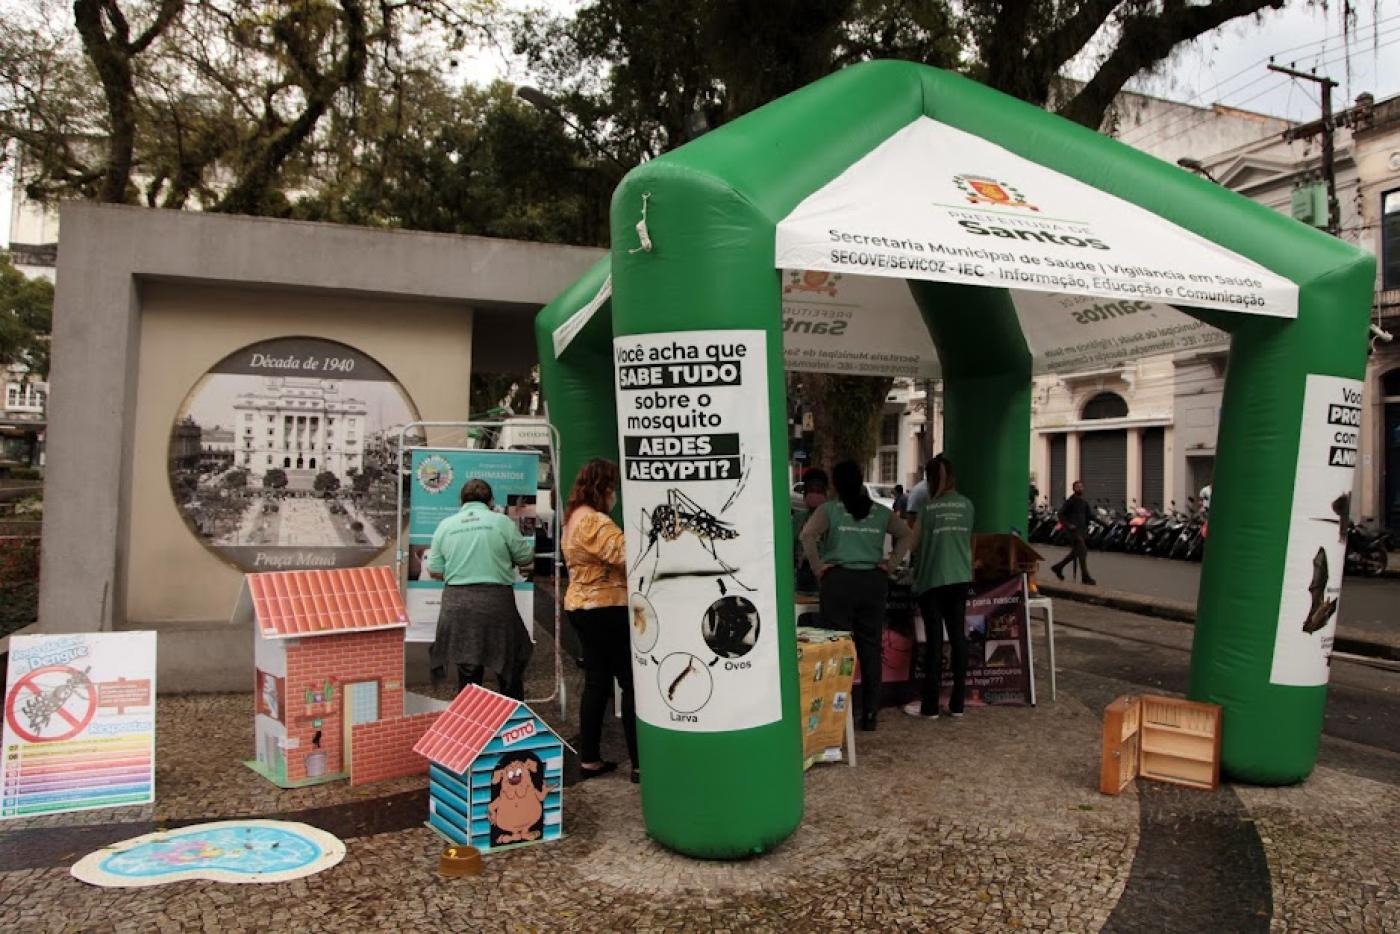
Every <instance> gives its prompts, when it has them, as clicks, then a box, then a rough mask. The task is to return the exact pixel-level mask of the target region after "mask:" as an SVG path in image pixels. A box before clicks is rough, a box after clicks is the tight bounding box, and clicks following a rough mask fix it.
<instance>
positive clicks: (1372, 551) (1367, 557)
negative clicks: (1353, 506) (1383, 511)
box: [1344, 522, 1390, 577]
mask: <svg viewBox="0 0 1400 934" xmlns="http://www.w3.org/2000/svg"><path fill="white" fill-rule="evenodd" d="M1389 544H1390V542H1389V538H1388V536H1387V535H1386V533H1385V532H1383V531H1382V530H1380V529H1378V528H1375V527H1374V526H1372V525H1370V524H1369V523H1367V524H1362V523H1357V522H1353V523H1351V525H1350V526H1349V527H1348V528H1347V551H1346V562H1345V564H1344V571H1345V573H1347V574H1360V575H1362V576H1363V577H1379V576H1381V575H1382V574H1384V573H1385V567H1386V564H1387V562H1388V561H1389V554H1388V550H1389Z"/></svg>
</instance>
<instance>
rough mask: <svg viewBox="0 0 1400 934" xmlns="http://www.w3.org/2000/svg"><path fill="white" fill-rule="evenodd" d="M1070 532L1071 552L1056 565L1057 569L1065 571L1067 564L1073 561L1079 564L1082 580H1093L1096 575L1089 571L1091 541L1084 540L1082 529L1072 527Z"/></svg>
mask: <svg viewBox="0 0 1400 934" xmlns="http://www.w3.org/2000/svg"><path fill="white" fill-rule="evenodd" d="M1069 534H1070V542H1069V554H1067V555H1065V556H1064V557H1063V558H1061V559H1060V561H1059V563H1057V564H1055V565H1054V568H1055V570H1057V571H1063V570H1064V569H1065V565H1066V564H1069V563H1070V562H1071V561H1073V562H1075V564H1077V565H1078V566H1079V579H1080V580H1093V579H1094V575H1092V574H1090V573H1089V543H1088V542H1087V541H1085V540H1084V532H1083V531H1082V530H1081V529H1071V530H1070V533H1069Z"/></svg>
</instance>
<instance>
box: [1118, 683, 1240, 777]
mask: <svg viewBox="0 0 1400 934" xmlns="http://www.w3.org/2000/svg"><path fill="white" fill-rule="evenodd" d="M1220 722H1221V719H1220V708H1219V707H1218V706H1217V705H1215V704H1201V703H1197V702H1195V701H1188V700H1181V699H1180V698H1175V697H1161V696H1158V695H1155V694H1144V695H1131V694H1126V695H1124V696H1122V697H1119V698H1117V699H1115V700H1114V701H1113V703H1111V704H1109V705H1108V707H1107V708H1106V709H1105V710H1104V732H1103V752H1102V756H1101V759H1100V763H1099V790H1100V791H1101V792H1103V793H1104V794H1106V795H1116V794H1118V793H1120V792H1121V791H1122V790H1123V789H1124V788H1125V787H1127V785H1128V783H1129V782H1131V781H1132V780H1133V779H1134V778H1137V777H1139V776H1141V777H1142V778H1150V779H1152V780H1153V781H1159V782H1170V783H1171V784H1174V785H1184V786H1186V787H1189V788H1203V789H1211V790H1213V789H1215V788H1217V787H1219V785H1220Z"/></svg>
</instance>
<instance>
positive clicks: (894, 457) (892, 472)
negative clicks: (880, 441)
mask: <svg viewBox="0 0 1400 934" xmlns="http://www.w3.org/2000/svg"><path fill="white" fill-rule="evenodd" d="M898 475H899V452H898V451H881V452H880V482H881V483H894V482H895V481H896V480H897V479H898Z"/></svg>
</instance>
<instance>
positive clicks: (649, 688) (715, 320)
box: [612, 160, 802, 858]
mask: <svg viewBox="0 0 1400 934" xmlns="http://www.w3.org/2000/svg"><path fill="white" fill-rule="evenodd" d="M644 196H645V201H644ZM644 205H645V207H644ZM644 210H645V212H646V219H647V220H646V225H647V232H648V236H647V240H646V241H644V242H642V241H640V240H639V236H638V232H637V231H636V229H635V225H636V224H637V223H638V221H639V220H641V218H642V217H643V211H644ZM612 217H613V225H612V227H613V229H612V237H613V250H612V270H613V329H614V334H615V338H614V366H615V369H616V374H617V377H616V378H617V414H618V423H617V431H618V434H619V436H620V437H621V441H622V444H621V446H622V455H623V464H624V473H623V489H624V492H625V499H626V504H627V505H626V510H625V513H624V528H625V530H626V535H627V552H628V563H629V574H628V582H629V590H630V591H631V593H632V597H631V606H632V612H631V621H632V634H631V636H632V650H633V674H634V681H635V684H636V694H637V732H638V740H639V743H640V747H641V749H640V755H641V769H642V776H643V777H642V785H641V792H642V811H643V815H644V817H645V821H646V827H647V832H648V833H649V834H650V835H651V836H652V837H654V838H655V839H656V840H658V841H659V842H661V843H663V844H664V845H666V846H668V847H670V848H672V849H675V850H678V851H679V852H682V853H686V854H688V855H691V856H697V857H714V858H733V857H738V856H743V855H746V854H753V853H760V852H763V851H764V850H766V849H768V848H770V847H772V846H774V845H776V844H777V843H778V842H780V841H781V840H783V839H784V838H785V837H787V836H788V835H789V834H790V833H791V832H792V831H793V830H794V829H796V827H797V825H798V823H799V822H800V821H801V819H802V741H801V733H800V725H799V714H798V710H797V696H798V692H797V683H796V682H797V660H796V650H797V644H796V634H795V632H794V628H793V616H794V613H793V610H794V604H793V587H792V576H793V573H792V572H793V563H792V544H791V543H792V534H791V529H790V526H791V517H790V513H789V507H788V494H787V488H786V475H785V472H784V467H785V465H786V461H787V438H786V431H785V428H786V423H787V419H786V413H787V406H786V392H785V388H784V381H783V353H782V349H783V348H782V322H781V315H780V300H779V288H778V276H777V272H776V271H775V270H774V268H773V225H772V222H771V221H769V220H766V219H765V218H764V217H763V216H762V215H761V214H759V213H758V211H757V210H756V209H755V208H754V206H753V205H752V204H751V203H749V202H748V201H747V200H745V199H744V198H743V197H741V196H740V195H738V194H736V193H735V192H733V191H732V190H730V189H728V188H726V187H724V186H722V185H721V184H720V183H718V182H717V181H715V180H714V178H713V177H710V176H706V175H704V174H702V173H699V172H696V171H695V170H693V169H688V168H686V167H684V166H683V165H678V164H676V163H675V162H671V161H668V160H659V161H657V162H652V163H649V164H648V165H646V166H643V167H642V168H641V169H638V170H636V171H634V172H633V173H632V174H631V175H629V176H628V178H627V180H625V181H624V182H623V184H622V186H621V187H620V188H619V189H618V191H617V193H616V194H615V195H614V198H613V210H612ZM646 245H650V247H651V248H650V249H645V248H643V247H644V246H646Z"/></svg>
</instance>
